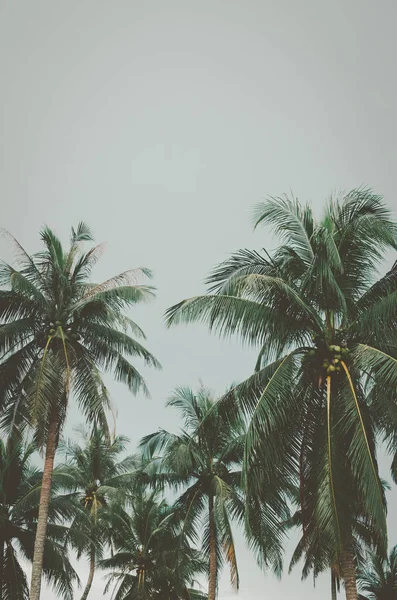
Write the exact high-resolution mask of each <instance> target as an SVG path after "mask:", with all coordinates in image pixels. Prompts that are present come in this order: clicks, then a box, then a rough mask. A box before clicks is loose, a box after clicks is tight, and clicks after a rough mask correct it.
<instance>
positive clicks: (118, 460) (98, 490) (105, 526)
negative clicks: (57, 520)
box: [54, 425, 141, 559]
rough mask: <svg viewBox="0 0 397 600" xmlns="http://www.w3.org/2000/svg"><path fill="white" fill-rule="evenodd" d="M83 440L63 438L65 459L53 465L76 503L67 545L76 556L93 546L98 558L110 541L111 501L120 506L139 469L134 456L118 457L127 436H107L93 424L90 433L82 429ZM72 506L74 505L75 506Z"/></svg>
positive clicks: (133, 483) (124, 446)
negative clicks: (77, 441) (81, 441)
mask: <svg viewBox="0 0 397 600" xmlns="http://www.w3.org/2000/svg"><path fill="white" fill-rule="evenodd" d="M82 435H83V444H82V445H80V444H79V443H76V442H72V441H71V440H67V441H66V442H65V443H64V444H63V447H62V450H63V453H64V455H65V459H66V462H65V463H64V464H60V465H58V466H57V467H56V468H55V471H54V473H55V476H56V479H57V481H58V482H59V483H60V484H61V485H62V487H63V488H64V491H68V492H69V493H68V494H67V496H65V497H67V498H68V499H70V500H72V501H74V502H76V503H77V507H79V508H80V509H81V510H76V515H75V517H74V519H73V521H72V523H71V525H70V542H71V546H72V547H73V548H74V549H75V550H77V558H80V557H81V555H82V554H87V555H89V554H90V550H91V549H92V548H93V549H95V554H96V557H97V558H98V559H100V558H101V557H102V554H103V550H104V548H106V546H108V545H109V544H110V543H111V530H112V519H111V517H112V511H111V508H112V506H113V505H116V506H117V507H123V506H124V504H125V502H126V501H127V497H128V495H130V494H131V493H132V491H133V489H134V486H135V485H136V480H137V478H138V477H139V476H140V473H141V461H140V459H139V458H138V457H135V456H125V457H124V458H122V457H121V454H122V453H124V452H125V449H126V444H127V442H128V441H129V440H128V438H126V437H123V436H116V437H114V438H109V437H108V436H107V435H106V432H104V431H103V430H101V429H100V428H98V427H97V426H95V425H94V427H93V428H92V431H91V434H90V435H87V433H86V432H84V431H82ZM77 507H76V508H77Z"/></svg>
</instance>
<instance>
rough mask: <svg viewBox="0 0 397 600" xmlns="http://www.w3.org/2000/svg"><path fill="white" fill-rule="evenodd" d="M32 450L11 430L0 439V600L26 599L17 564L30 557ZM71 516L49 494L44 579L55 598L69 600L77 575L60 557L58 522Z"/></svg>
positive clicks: (34, 481)
mask: <svg viewBox="0 0 397 600" xmlns="http://www.w3.org/2000/svg"><path fill="white" fill-rule="evenodd" d="M34 450H35V448H34V445H32V444H30V445H24V444H23V443H22V441H21V439H20V436H18V435H17V433H16V432H14V435H13V436H12V437H11V438H9V439H8V440H0V600H26V599H27V598H28V585H27V578H26V574H25V571H24V568H23V564H22V562H21V561H22V560H23V559H24V560H28V561H31V560H32V557H33V546H34V539H35V530H36V524H37V515H38V507H39V497H40V484H41V476H42V474H41V472H40V471H39V470H38V469H37V468H34V467H33V465H32V461H31V457H32V454H33V452H34ZM56 487H57V486H56ZM54 491H55V490H54ZM71 514H72V507H71V506H70V505H69V503H68V502H65V501H62V500H60V499H59V498H57V497H54V495H53V497H52V501H51V503H50V511H49V517H50V522H49V524H48V530H47V539H46V543H45V548H44V562H43V567H44V574H45V576H46V579H47V580H48V582H49V583H50V584H52V586H53V588H54V591H55V592H56V594H57V595H60V596H62V597H63V598H65V599H70V600H71V599H72V598H73V583H75V582H78V577H77V575H76V573H75V571H74V569H73V568H72V566H71V564H70V562H69V560H68V557H67V555H65V550H64V539H65V537H66V533H67V529H66V528H65V527H63V526H62V525H60V521H63V519H64V518H68V517H70V516H71Z"/></svg>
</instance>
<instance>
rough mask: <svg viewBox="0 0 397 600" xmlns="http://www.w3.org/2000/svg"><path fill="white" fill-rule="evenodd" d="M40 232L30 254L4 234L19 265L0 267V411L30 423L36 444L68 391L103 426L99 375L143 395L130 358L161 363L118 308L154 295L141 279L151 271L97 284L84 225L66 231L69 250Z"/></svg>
mask: <svg viewBox="0 0 397 600" xmlns="http://www.w3.org/2000/svg"><path fill="white" fill-rule="evenodd" d="M40 235H41V241H42V244H43V249H42V251H40V252H38V253H36V254H33V255H32V256H30V255H29V254H28V253H27V252H26V251H25V250H24V249H23V248H22V246H21V245H20V244H19V243H18V242H17V241H16V240H15V239H14V238H12V236H9V234H8V237H10V238H11V239H12V240H13V242H14V245H15V247H16V253H17V264H16V265H15V267H14V266H12V265H10V264H7V263H4V262H3V263H2V264H1V267H0V323H1V325H0V354H1V363H0V381H1V384H2V385H1V392H0V415H1V417H2V423H3V426H7V427H9V428H10V427H11V428H12V427H13V426H14V425H15V422H16V420H17V421H18V422H19V423H20V424H22V423H25V422H29V423H30V424H33V425H34V426H36V434H37V439H38V442H39V443H40V444H42V443H44V439H45V432H46V428H47V427H48V423H49V420H50V415H52V417H53V415H54V412H55V414H56V415H57V420H58V423H59V427H61V426H62V423H63V420H64V418H65V414H66V407H67V401H68V397H69V394H70V392H73V397H74V399H75V400H76V402H77V404H78V406H79V407H80V409H81V411H82V412H83V414H84V416H85V417H86V418H87V419H88V420H89V421H91V422H93V421H94V420H96V421H98V422H99V423H100V425H101V427H103V428H106V427H107V419H106V411H107V410H108V409H110V408H111V405H110V398H109V394H108V390H107V389H106V386H105V384H104V382H103V380H102V375H101V373H102V372H111V373H112V374H113V375H114V377H115V378H116V380H118V381H121V382H123V383H125V384H126V385H127V387H128V388H129V389H130V390H131V391H132V392H133V393H136V392H137V391H138V390H142V391H143V392H145V393H147V388H146V385H145V382H144V380H143V378H142V376H141V375H140V374H139V372H138V371H137V369H136V368H135V367H134V366H133V365H132V364H131V362H129V360H128V359H129V357H133V358H136V357H138V358H141V359H143V360H144V361H145V362H146V363H147V364H149V365H152V366H155V367H159V363H158V361H157V360H156V359H155V358H154V357H153V356H152V354H150V352H148V351H147V350H146V348H145V347H144V346H143V345H142V344H141V343H140V342H139V341H138V339H139V338H144V334H143V332H142V330H141V329H140V327H139V326H138V325H137V324H136V323H135V322H134V321H132V320H131V319H130V318H129V317H127V316H126V315H125V314H124V313H123V310H124V309H127V308H128V307H130V306H133V305H135V304H136V303H138V302H142V301H146V300H149V299H150V298H151V297H152V296H153V293H154V292H153V288H152V287H150V286H148V285H146V284H142V283H140V280H141V279H142V278H145V277H146V278H148V277H150V276H151V274H150V271H148V270H147V269H135V270H132V271H127V272H125V273H122V274H120V275H117V276H116V277H112V278H111V279H109V280H107V281H105V282H103V283H100V284H97V283H95V282H92V281H91V272H92V269H93V267H94V265H95V264H96V262H97V261H98V259H99V257H100V255H101V253H102V249H103V247H102V245H99V246H95V247H92V248H91V249H90V250H88V251H84V250H83V244H84V242H87V241H92V239H93V238H92V234H91V232H90V230H89V228H88V227H87V226H86V225H85V224H84V223H80V224H79V225H78V227H77V229H72V232H71V238H70V246H69V248H68V249H67V250H65V249H64V247H63V246H62V243H61V241H60V240H59V239H58V237H57V236H56V235H55V233H54V232H53V231H52V230H51V229H49V228H48V227H45V228H44V229H43V230H42V231H41V234H40ZM137 338H138V339H137Z"/></svg>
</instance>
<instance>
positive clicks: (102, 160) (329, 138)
mask: <svg viewBox="0 0 397 600" xmlns="http://www.w3.org/2000/svg"><path fill="white" fill-rule="evenodd" d="M396 19H397V4H396V2H395V0H378V1H375V0H373V1H372V0H344V1H342V0H334V1H333V2H329V1H328V2H324V1H323V0H301V2H297V1H296V0H277V1H273V2H271V1H270V0H245V1H240V2H238V1H235V0H200V2H198V1H197V2H191V1H189V0H168V1H166V0H162V1H161V0H152V1H151V2H142V1H138V0H113V1H112V2H110V1H109V2H105V1H103V0H67V1H66V0H65V1H63V2H62V1H60V0H35V1H31V0H9V1H7V0H0V78H1V79H0V81H1V83H0V85H1V96H0V102H1V106H2V111H1V114H2V120H1V131H0V153H1V158H0V191H1V198H2V214H1V226H3V227H6V228H7V229H9V230H10V231H11V232H12V233H14V234H15V235H16V236H17V237H18V239H19V240H20V241H21V242H22V243H23V245H25V246H26V247H27V249H28V250H29V251H35V250H37V249H38V230H39V229H40V227H41V226H42V225H43V224H44V223H47V224H48V225H50V226H51V227H53V228H54V229H55V230H56V231H57V232H58V233H59V235H60V236H62V237H63V238H64V239H65V240H66V236H67V235H68V231H69V228H70V226H71V225H73V224H76V223H77V222H78V221H79V220H82V219H83V220H86V221H87V222H88V223H89V224H90V225H91V226H92V228H93V229H94V231H95V234H96V238H97V240H98V241H102V240H105V241H107V251H106V253H105V255H104V257H103V259H102V260H101V263H100V265H99V267H98V269H97V273H96V275H97V277H98V279H106V278H107V277H108V276H110V275H113V274H114V273H115V272H120V271H123V270H126V269H127V268H130V267H135V266H147V267H150V268H152V269H153V270H154V272H155V285H156V286H157V287H158V297H157V300H156V301H155V302H153V303H152V304H151V305H148V306H145V307H143V308H139V310H137V311H136V312H135V315H134V316H135V317H136V319H137V320H138V322H139V323H140V324H141V325H142V326H143V328H144V329H145V331H146V332H147V335H148V342H147V345H148V347H149V349H150V350H151V351H152V352H153V353H154V354H155V355H156V356H157V357H158V358H159V360H160V361H161V362H162V364H163V367H164V368H163V371H162V372H151V371H149V370H144V372H145V375H146V378H147V382H148V385H149V387H150V390H151V393H152V399H151V400H149V401H148V400H145V399H142V398H140V397H139V398H132V397H130V396H129V394H128V392H127V391H126V390H125V389H124V388H122V387H121V386H118V385H112V386H111V390H112V392H113V397H114V400H115V402H116V404H117V407H118V432H119V433H122V434H125V435H128V436H129V437H130V438H131V440H132V444H131V450H132V451H133V450H134V447H135V443H136V441H137V440H138V439H139V438H140V437H141V436H142V435H144V434H146V433H148V432H150V431H153V430H155V429H157V428H158V427H159V426H162V427H169V428H173V427H176V426H177V421H176V419H175V416H174V413H173V411H171V412H169V411H165V409H164V403H165V400H166V398H167V395H168V394H169V392H170V391H171V390H172V388H173V387H174V386H177V385H182V384H183V385H184V384H187V385H192V386H195V385H197V383H198V380H199V379H202V380H203V381H204V382H205V384H206V385H208V386H210V387H212V388H213V389H214V390H215V391H216V392H221V391H223V389H224V388H225V387H226V386H227V385H228V384H229V383H230V382H231V381H236V380H238V379H242V378H244V377H245V376H247V375H249V374H250V373H251V371H252V369H253V364H254V356H255V352H254V351H253V350H248V349H244V348H242V347H241V346H240V345H239V344H238V343H237V342H225V341H219V340H217V339H216V338H214V337H211V336H210V335H209V334H207V332H206V330H205V328H204V327H200V326H190V327H188V328H181V329H174V330H171V331H167V330H166V328H165V327H164V324H163V318H162V315H163V313H164V310H165V309H166V308H167V307H168V306H170V305H171V304H173V303H175V302H177V301H179V300H181V299H182V298H184V297H187V296H189V295H193V294H196V293H200V292H201V291H203V285H202V281H203V279H204V277H205V276H206V275H207V274H208V272H209V270H210V268H211V267H212V266H214V265H215V264H216V263H218V262H220V261H221V260H223V259H224V258H225V257H226V256H228V255H229V254H230V253H231V252H232V251H234V250H236V249H238V248H243V247H248V248H255V249H260V248H261V247H262V246H264V245H266V244H269V239H267V238H266V235H265V232H264V231H263V230H262V231H258V232H257V233H256V234H255V235H254V234H253V233H252V230H251V226H250V214H251V212H250V211H251V208H252V206H253V205H254V204H255V203H256V202H258V201H259V200H261V199H263V197H264V196H266V195H267V194H274V195H277V194H281V193H283V192H285V191H289V190H290V189H292V190H293V191H294V193H295V194H296V195H298V196H299V197H300V198H301V199H302V200H310V201H312V202H313V204H314V206H315V207H316V210H317V211H319V210H320V209H321V206H322V204H323V202H324V200H325V199H326V198H327V197H328V195H329V193H330V192H331V191H333V190H336V189H339V188H342V189H349V188H352V187H355V186H358V185H360V184H362V183H364V184H367V185H370V186H372V187H373V188H375V190H376V191H377V192H379V193H381V194H384V195H385V197H386V199H387V201H388V202H389V203H390V204H391V205H392V204H393V203H395V195H394V194H395V182H394V176H393V173H394V172H395V163H396V146H397V117H396V108H395V107H396V90H397V87H396V83H397V82H396V80H397V75H396V68H395V57H396V50H397V41H396V36H395V24H396ZM268 249H270V248H268ZM78 420H79V415H78V413H77V411H76V410H75V409H74V408H72V409H71V412H70V420H69V425H68V431H69V430H70V429H71V427H72V425H73V424H75V423H77V422H78ZM385 464H386V463H385ZM392 498H393V502H392V501H391V500H392ZM396 498H397V494H396V492H395V491H394V492H393V496H391V497H390V525H391V526H390V538H391V542H393V543H395V542H397V515H396V512H395V504H396V502H395V500H396ZM239 550H240V552H239V558H240V575H241V581H242V583H241V590H240V592H239V596H238V597H239V598H240V599H241V600H259V599H261V600H262V599H263V598H270V599H272V598H277V599H278V600H284V599H287V598H290V597H292V596H293V597H294V599H295V600H311V599H312V598H318V597H323V598H325V597H327V596H329V585H328V583H329V582H328V577H327V578H325V579H324V580H323V579H320V580H319V581H318V583H317V586H316V589H315V590H313V587H312V582H311V581H308V582H306V583H302V584H301V583H300V572H299V570H295V571H294V573H293V574H292V575H291V576H288V575H287V574H285V576H284V577H283V579H282V581H281V582H278V581H277V580H276V579H275V578H274V577H273V576H271V575H270V574H269V575H266V576H264V575H263V574H262V573H261V572H260V571H259V570H258V569H257V568H256V566H255V565H254V561H253V559H252V557H251V556H250V555H249V553H248V552H247V551H246V550H245V549H244V548H243V546H242V545H241V548H239ZM79 571H80V574H81V577H82V580H83V582H85V578H86V576H87V566H86V565H85V564H81V565H80V569H79ZM102 590H103V582H102V580H101V574H98V575H97V577H96V580H95V583H94V588H93V590H92V593H91V597H92V598H94V599H96V598H99V597H102ZM77 597H78V596H77ZM232 597H234V595H233V594H232V593H231V591H230V588H229V585H228V581H227V577H226V576H225V577H223V578H222V584H221V587H220V594H219V598H220V600H226V599H229V598H232ZM52 598H53V594H52V593H51V592H50V591H47V592H46V593H45V594H43V600H50V599H52Z"/></svg>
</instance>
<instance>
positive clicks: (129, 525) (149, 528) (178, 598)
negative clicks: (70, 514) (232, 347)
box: [100, 484, 206, 600]
mask: <svg viewBox="0 0 397 600" xmlns="http://www.w3.org/2000/svg"><path fill="white" fill-rule="evenodd" d="M112 522H113V546H114V551H113V553H112V556H111V557H110V558H107V559H105V560H103V561H102V562H101V563H100V564H101V566H102V568H104V569H110V570H111V573H110V574H109V576H108V583H107V586H106V589H105V591H108V590H109V589H110V587H112V586H114V595H113V598H114V600H149V599H150V600H206V595H205V594H202V593H201V592H200V591H199V589H197V587H195V588H193V587H191V586H192V585H193V584H194V583H195V578H196V577H197V576H198V575H199V574H201V573H203V572H205V567H206V563H205V561H204V560H203V558H202V557H201V555H200V553H199V552H198V551H197V550H195V549H193V548H192V547H191V546H190V545H189V544H188V543H187V542H186V538H183V539H181V538H180V522H179V520H178V518H177V517H176V515H175V512H174V511H173V509H172V507H170V506H169V505H168V504H167V503H166V501H165V500H164V499H161V498H160V497H159V495H158V492H156V491H151V492H149V491H147V489H146V488H145V485H143V484H141V485H137V486H135V488H134V494H133V501H132V502H131V513H127V512H125V511H123V510H120V509H116V510H115V511H114V512H113V514H112ZM179 548H181V550H182V552H181V555H180V556H178V549H179ZM180 558H181V560H180Z"/></svg>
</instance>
